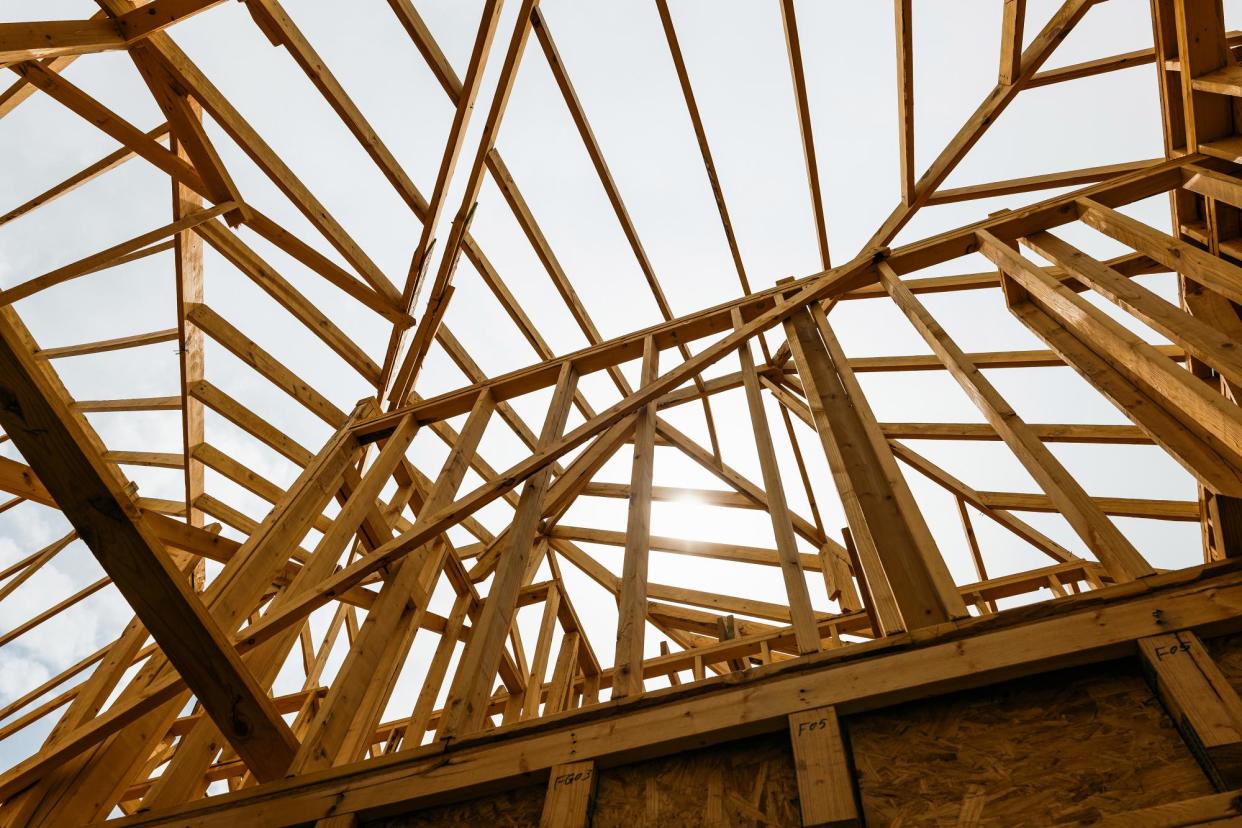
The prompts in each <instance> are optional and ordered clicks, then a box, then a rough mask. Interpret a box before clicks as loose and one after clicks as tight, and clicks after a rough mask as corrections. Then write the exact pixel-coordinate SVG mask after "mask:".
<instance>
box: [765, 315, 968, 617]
mask: <svg viewBox="0 0 1242 828" xmlns="http://www.w3.org/2000/svg"><path fill="white" fill-rule="evenodd" d="M785 332H786V338H787V340H788V342H789V345H790V348H791V350H792V351H793V355H794V362H795V363H796V364H797V365H798V370H799V375H800V377H801V378H802V380H803V387H804V389H805V391H806V396H807V401H808V404H809V406H810V411H811V415H812V419H813V421H814V423H815V427H816V431H817V432H818V434H819V438H820V444H821V445H822V446H823V449H824V454H825V456H826V457H827V459H828V464H829V467H830V468H831V470H832V473H833V478H834V480H835V481H836V484H837V490H838V492H840V493H841V500H842V505H843V506H844V508H845V513H846V517H847V520H848V521H849V524H850V532H851V534H852V536H853V539H854V542H855V543H856V544H857V547H858V554H859V558H860V562H861V563H862V565H863V569H864V571H865V573H866V576H867V584H868V586H869V588H870V593H871V597H872V600H873V606H874V607H875V610H876V613H877V616H878V620H879V622H880V624H881V626H882V627H883V632H884V633H885V634H889V633H891V632H896V631H900V630H904V629H915V628H918V627H924V626H927V625H929V624H939V623H943V622H945V621H947V620H949V619H951V618H956V617H961V616H964V615H965V614H966V607H965V606H964V605H963V604H962V602H961V599H960V597H959V596H958V595H957V591H956V590H955V589H954V587H953V579H952V577H951V576H950V575H949V572H948V569H947V568H946V567H945V564H944V560H943V558H942V557H941V556H940V551H939V549H938V548H937V547H936V544H935V541H934V540H933V539H932V536H931V532H930V530H928V528H927V525H926V523H925V522H924V521H923V517H922V513H921V512H920V510H919V508H918V506H917V505H916V504H915V502H914V496H913V495H912V494H911V493H910V490H909V488H908V486H907V485H906V482H905V478H903V477H902V476H901V472H900V470H899V469H898V468H897V462H896V460H895V459H894V458H893V455H892V451H891V449H890V448H889V445H888V442H887V440H885V438H884V435H883V434H882V433H881V432H880V429H879V424H878V423H877V422H876V420H875V415H874V414H872V412H871V408H870V406H869V405H868V404H867V401H866V398H865V396H864V395H863V393H862V388H861V386H860V385H859V384H858V381H857V378H856V377H854V375H853V373H852V372H851V371H850V369H849V366H848V364H847V363H846V361H845V357H844V354H843V353H842V352H841V348H840V345H839V344H838V342H837V340H836V337H835V335H834V334H833V332H832V330H831V328H830V327H829V325H828V320H827V317H826V316H824V314H823V312H822V311H821V310H820V309H819V308H813V309H812V310H810V311H805V310H804V311H802V312H801V313H798V314H794V315H793V316H791V317H790V318H789V319H788V320H786V322H785Z"/></svg>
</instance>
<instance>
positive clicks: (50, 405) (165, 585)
mask: <svg viewBox="0 0 1242 828" xmlns="http://www.w3.org/2000/svg"><path fill="white" fill-rule="evenodd" d="M27 342H28V335H27V334H25V332H24V329H23V326H22V325H21V322H20V321H19V320H18V319H17V318H16V315H15V314H13V312H12V311H9V310H5V311H3V312H0V384H2V385H3V390H4V394H5V396H6V398H7V402H6V404H5V405H4V406H0V424H3V426H4V429H5V433H7V434H8V435H10V436H11V437H12V438H13V442H14V443H15V444H16V445H17V447H18V448H19V450H20V451H21V452H22V454H23V456H24V457H26V458H27V459H28V460H29V461H30V462H31V464H32V466H33V467H34V468H35V470H36V472H37V473H38V474H39V477H40V480H41V481H42V482H43V483H44V485H46V486H47V487H48V491H49V492H51V494H52V496H53V497H54V498H55V500H56V504H57V505H58V506H59V507H60V509H61V510H62V511H63V512H64V513H65V516H66V517H67V518H69V520H70V522H72V523H73V524H74V526H75V527H76V528H77V530H78V533H79V535H80V536H81V537H82V539H83V540H84V541H85V542H86V544H87V546H88V547H90V549H91V551H92V552H93V553H94V554H95V557H96V558H97V559H98V560H99V563H100V565H101V566H102V567H103V568H104V570H105V571H106V572H107V573H108V575H109V576H110V577H111V578H112V580H113V582H114V583H115V584H116V585H117V588H118V589H120V591H121V593H122V594H123V595H124V596H125V598H126V600H127V601H128V602H129V604H130V606H132V607H134V609H135V612H136V613H137V614H138V616H139V617H140V618H141V619H142V621H143V624H144V625H145V626H146V628H147V629H148V630H149V631H150V632H151V635H152V636H153V637H154V638H155V640H156V641H157V642H159V644H160V647H161V649H162V650H163V651H164V653H165V654H166V655H167V657H168V659H169V660H170V661H171V662H172V663H173V664H174V665H175V666H176V668H177V671H178V672H179V673H180V674H181V675H182V676H183V677H184V678H185V680H186V682H187V684H188V685H189V686H190V687H192V688H193V689H194V692H195V695H196V696H197V697H198V699H199V701H200V702H201V703H202V704H203V706H204V707H205V708H206V709H207V711H208V713H209V714H210V715H211V716H212V718H213V719H214V720H215V721H216V722H217V723H218V724H219V726H220V728H221V731H222V732H223V733H224V735H225V737H226V738H228V739H229V742H230V744H231V745H233V747H234V749H236V750H237V752H238V754H239V755H240V756H241V757H242V758H243V759H245V760H246V764H247V765H248V766H249V767H250V768H251V770H252V771H253V772H254V774H255V775H256V776H257V777H259V778H260V779H264V780H266V779H273V778H278V777H280V776H283V775H284V772H285V770H286V769H287V768H288V766H289V762H290V761H291V760H292V758H293V751H294V750H295V748H296V740H295V739H294V737H293V734H292V733H291V732H290V731H289V729H288V726H287V725H285V723H284V722H283V721H282V720H281V718H280V716H279V715H278V714H277V713H276V711H275V708H274V707H273V706H272V702H271V699H270V698H269V697H268V695H267V694H266V693H265V692H264V691H263V690H262V689H261V688H260V687H259V686H258V684H257V682H256V681H255V680H254V677H253V676H252V675H251V674H250V672H249V671H248V670H247V669H246V667H245V665H244V664H243V663H242V662H241V659H240V658H239V657H238V655H237V654H236V652H235V651H234V649H233V647H232V646H231V645H230V643H229V642H228V639H227V638H226V637H225V633H223V632H222V631H221V630H220V628H219V627H218V626H217V625H216V622H215V621H214V620H213V619H212V618H211V616H210V615H209V614H208V612H207V609H206V608H205V607H204V606H203V604H202V603H201V602H200V601H199V599H198V597H197V596H196V595H194V593H193V592H192V591H191V589H190V586H189V584H188V583H187V582H186V581H185V580H184V578H183V577H182V575H181V573H180V572H178V571H177V570H176V569H175V568H174V567H173V565H172V563H171V561H170V560H169V558H168V556H167V553H166V552H165V550H164V548H163V544H162V543H160V541H159V539H158V538H156V537H155V535H154V533H152V532H151V531H150V529H148V528H147V526H146V524H145V523H144V522H143V520H142V517H141V515H140V514H139V512H138V511H137V509H136V507H135V506H134V504H133V502H132V500H131V498H130V497H129V495H128V494H126V493H125V492H124V484H123V483H122V481H121V480H120V479H119V478H118V477H117V476H116V475H115V473H114V472H113V471H112V470H111V469H110V468H109V467H108V466H106V465H105V464H104V463H103V461H102V460H101V458H100V457H99V456H98V452H97V450H96V449H95V447H94V445H92V441H91V439H90V438H89V437H88V436H87V429H88V426H86V425H85V423H84V422H83V421H81V420H80V419H79V418H77V417H75V415H74V414H73V412H72V411H71V410H70V409H69V408H68V406H67V405H66V403H65V401H64V398H63V396H62V394H63V392H62V391H61V389H60V388H59V387H58V386H59V383H57V382H55V381H54V380H52V379H50V378H49V377H48V376H47V374H46V372H47V370H48V369H47V366H46V363H42V364H39V363H35V362H34V361H33V359H32V357H31V354H30V349H29V346H28V344H27Z"/></svg>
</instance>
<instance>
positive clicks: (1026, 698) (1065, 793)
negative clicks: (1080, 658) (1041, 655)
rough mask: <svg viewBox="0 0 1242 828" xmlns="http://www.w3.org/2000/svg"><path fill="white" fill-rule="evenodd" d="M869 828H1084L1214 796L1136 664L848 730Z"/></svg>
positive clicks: (907, 710) (979, 693)
mask: <svg viewBox="0 0 1242 828" xmlns="http://www.w3.org/2000/svg"><path fill="white" fill-rule="evenodd" d="M848 728H849V738H850V740H851V742H852V747H853V756H854V763H855V766H856V770H857V779H858V785H859V788H860V791H861V797H862V805H863V812H864V814H865V815H866V818H867V821H868V824H870V825H891V826H901V825H969V826H975V825H978V826H986V825H995V826H1015V825H1049V824H1053V825H1055V824H1081V823H1087V822H1090V821H1092V820H1094V819H1096V818H1098V817H1099V816H1100V815H1102V814H1110V813H1117V812H1121V811H1128V810H1133V809H1137V808H1144V807H1148V806H1151V805H1159V804H1162V803H1166V802H1174V801H1177V800H1181V799H1187V798H1189V797H1194V796H1201V795H1204V794H1208V793H1211V792H1212V788H1211V785H1210V784H1209V783H1208V780H1207V778H1206V777H1205V776H1204V774H1203V772H1202V770H1200V768H1199V766H1198V764H1197V763H1196V762H1195V760H1194V758H1193V757H1192V756H1191V754H1190V751H1189V750H1188V749H1187V748H1186V746H1185V743H1184V742H1183V741H1182V739H1181V737H1180V736H1179V735H1178V732H1177V730H1176V729H1175V728H1174V725H1173V723H1172V721H1171V720H1170V719H1169V717H1168V715H1167V714H1166V713H1165V711H1164V709H1163V707H1162V706H1161V704H1160V702H1159V700H1158V699H1156V698H1155V697H1154V696H1153V694H1152V691H1151V689H1150V688H1149V686H1148V685H1147V683H1146V682H1145V681H1144V679H1143V677H1142V675H1141V673H1140V671H1139V667H1138V665H1137V663H1136V662H1134V661H1123V662H1112V663H1108V664H1104V665H1097V666H1092V667H1090V668H1079V669H1075V670H1064V671H1060V672H1056V673H1049V674H1045V675H1041V676H1034V677H1032V678H1029V679H1022V680H1020V681H1013V682H1008V683H1006V684H1002V685H998V686H995V687H991V688H987V689H984V690H973V691H970V692H967V693H959V694H955V695H952V696H948V697H945V698H943V699H935V700H931V701H926V702H915V703H911V704H906V705H900V706H897V707H892V708H887V709H885V710H881V711H876V712H874V713H868V714H864V715H859V716H853V717H851V718H850V719H849V721H848Z"/></svg>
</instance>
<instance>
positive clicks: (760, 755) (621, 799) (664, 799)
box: [591, 732, 802, 828]
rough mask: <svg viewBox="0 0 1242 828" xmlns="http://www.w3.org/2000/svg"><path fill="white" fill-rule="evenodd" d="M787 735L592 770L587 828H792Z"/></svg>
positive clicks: (793, 784)
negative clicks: (594, 785)
mask: <svg viewBox="0 0 1242 828" xmlns="http://www.w3.org/2000/svg"><path fill="white" fill-rule="evenodd" d="M797 796H798V783H797V780H796V779H795V778H794V768H793V755H792V752H791V750H790V747H789V736H788V734H786V733H784V732H782V733H774V734H772V735H770V736H761V737H756V738H754V739H751V740H748V741H745V742H730V743H728V744H724V745H718V746H716V747H711V748H704V749H702V750H696V751H688V752H686V753H681V754H678V755H676V756H669V757H666V758H664V759H657V760H655V761H653V762H642V763H639V764H635V765H625V766H622V767H619V768H610V769H607V770H602V771H600V772H599V782H598V788H597V792H596V796H595V820H594V822H592V823H591V824H592V826H593V828H656V827H657V826H671V825H676V826H679V828H680V826H685V828H698V826H703V827H704V828H708V826H711V828H715V827H716V826H726V825H728V826H733V825H737V826H747V828H751V826H754V825H767V826H781V827H783V826H794V827H795V828H796V826H799V825H801V824H802V821H801V820H800V819H799V817H798V804H797Z"/></svg>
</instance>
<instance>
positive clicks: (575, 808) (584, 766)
mask: <svg viewBox="0 0 1242 828" xmlns="http://www.w3.org/2000/svg"><path fill="white" fill-rule="evenodd" d="M594 796H595V763H594V762H570V763H568V764H564V765H555V766H553V768H552V774H551V776H550V777H549V778H548V795H547V797H546V798H545V799H544V801H543V816H542V817H540V819H539V828H586V824H587V816H588V814H589V813H590V810H591V800H592V799H593V798H594Z"/></svg>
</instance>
